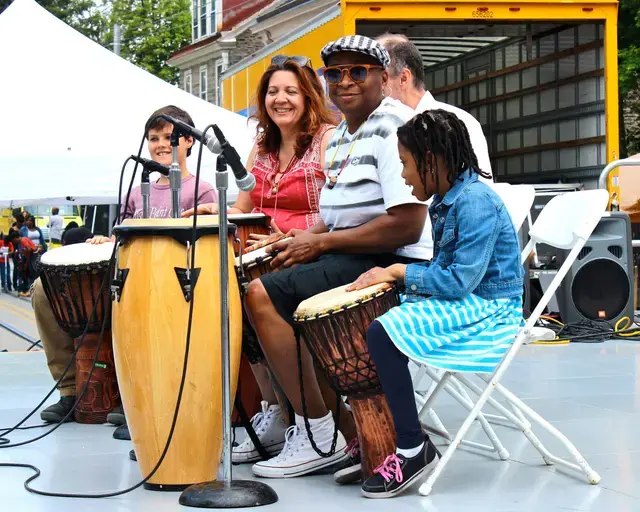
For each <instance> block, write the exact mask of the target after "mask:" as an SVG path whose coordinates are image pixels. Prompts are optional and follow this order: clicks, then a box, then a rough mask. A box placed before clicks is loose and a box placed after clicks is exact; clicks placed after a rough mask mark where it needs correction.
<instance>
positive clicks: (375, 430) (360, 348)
mask: <svg viewBox="0 0 640 512" xmlns="http://www.w3.org/2000/svg"><path fill="white" fill-rule="evenodd" d="M399 303H400V302H399V299H398V295H397V292H396V289H395V287H394V286H392V285H390V284H387V283H385V284H379V285H375V286H371V287H369V288H365V289H363V290H358V291H353V292H347V291H345V287H344V286H342V287H340V288H335V289H333V290H330V291H327V292H324V293H320V294H318V295H316V296H314V297H312V298H310V299H307V300H305V301H303V302H302V303H301V304H300V305H299V306H298V309H297V310H296V312H295V315H294V323H295V329H296V333H297V335H299V336H300V337H301V339H302V340H304V341H305V342H306V344H307V346H308V347H309V351H310V352H311V354H312V356H313V358H314V362H315V363H316V367H317V368H320V369H321V370H322V371H324V373H325V375H326V377H327V380H328V381H329V384H330V385H331V387H332V388H333V390H334V391H335V392H336V393H338V394H339V395H343V396H347V397H348V398H349V405H350V406H351V411H352V412H353V417H354V419H355V422H356V427H357V429H358V440H359V441H360V450H361V454H362V473H363V478H368V477H369V476H371V475H372V474H373V470H374V469H375V468H376V467H378V466H379V465H380V464H382V463H383V462H384V459H385V457H387V455H389V454H391V453H395V449H396V433H395V429H394V426H393V418H392V417H391V411H390V410H389V405H388V404H387V399H386V398H385V396H384V395H383V394H382V387H381V385H380V380H379V379H378V374H377V372H376V367H375V365H374V364H373V361H372V359H371V355H370V354H369V349H368V347H367V329H368V328H369V325H370V324H371V322H373V321H374V320H375V319H376V318H378V317H379V316H382V315H383V314H384V313H386V312H387V311H389V310H390V309H391V308H392V307H394V306H397V305H399ZM303 399H304V397H303Z"/></svg>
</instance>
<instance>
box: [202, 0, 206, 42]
mask: <svg viewBox="0 0 640 512" xmlns="http://www.w3.org/2000/svg"><path fill="white" fill-rule="evenodd" d="M200 35H201V36H202V37H204V36H206V35H207V0H200Z"/></svg>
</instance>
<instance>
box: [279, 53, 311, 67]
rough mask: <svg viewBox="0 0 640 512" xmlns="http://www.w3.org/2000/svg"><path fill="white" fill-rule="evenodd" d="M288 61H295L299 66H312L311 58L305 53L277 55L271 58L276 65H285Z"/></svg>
mask: <svg viewBox="0 0 640 512" xmlns="http://www.w3.org/2000/svg"><path fill="white" fill-rule="evenodd" d="M287 62H295V63H296V64H297V65H298V66H300V67H304V66H311V59H310V58H309V57H305V56H304V55H294V56H292V57H289V56H288V55H276V56H275V57H273V58H272V59H271V64H273V65H275V66H283V65H284V64H286V63H287Z"/></svg>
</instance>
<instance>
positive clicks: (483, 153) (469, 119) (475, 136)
mask: <svg viewBox="0 0 640 512" xmlns="http://www.w3.org/2000/svg"><path fill="white" fill-rule="evenodd" d="M437 109H441V110H446V111H447V112H451V113H452V114H455V115H456V116H457V117H458V119H460V121H462V122H463V123H464V125H465V126H466V127H467V131H468V132H469V138H470V139H471V145H472V146H473V151H474V153H475V154H476V157H477V158H478V165H479V166H480V170H482V171H484V172H486V173H488V174H490V175H491V176H493V172H492V171H491V160H489V148H488V146H487V139H486V137H485V136H484V132H483V131H482V125H481V124H480V123H479V122H478V120H477V119H476V118H475V117H473V116H472V115H471V114H469V112H467V111H466V110H462V109H461V108H458V107H455V106H453V105H449V104H448V103H442V102H440V101H436V99H435V98H434V97H433V96H432V95H431V93H430V92H429V91H426V92H425V93H424V96H423V97H422V99H421V100H420V103H418V106H417V107H416V114H421V113H422V112H424V111H425V110H437ZM480 180H481V181H486V182H488V183H491V182H492V181H493V180H487V179H485V178H482V177H480Z"/></svg>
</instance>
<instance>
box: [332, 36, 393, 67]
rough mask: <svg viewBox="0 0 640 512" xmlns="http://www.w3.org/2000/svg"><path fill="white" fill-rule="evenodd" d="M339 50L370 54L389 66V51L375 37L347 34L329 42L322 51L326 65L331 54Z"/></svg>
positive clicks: (385, 65) (383, 64)
mask: <svg viewBox="0 0 640 512" xmlns="http://www.w3.org/2000/svg"><path fill="white" fill-rule="evenodd" d="M338 52H357V53H364V54H365V55H370V56H371V57H373V58H374V59H376V60H377V61H378V62H379V63H380V64H382V66H384V67H385V68H388V67H389V62H390V61H391V59H390V58H389V52H388V51H387V50H386V49H385V48H384V46H382V45H381V44H380V43H379V42H378V41H376V40H375V39H371V38H369V37H366V36H345V37H341V38H340V39H338V40H337V41H331V42H330V43H327V44H326V45H325V47H324V48H323V49H322V51H321V52H320V56H321V57H322V60H323V61H324V64H325V66H326V65H327V60H328V59H329V57H331V55H333V54H334V53H338Z"/></svg>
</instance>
